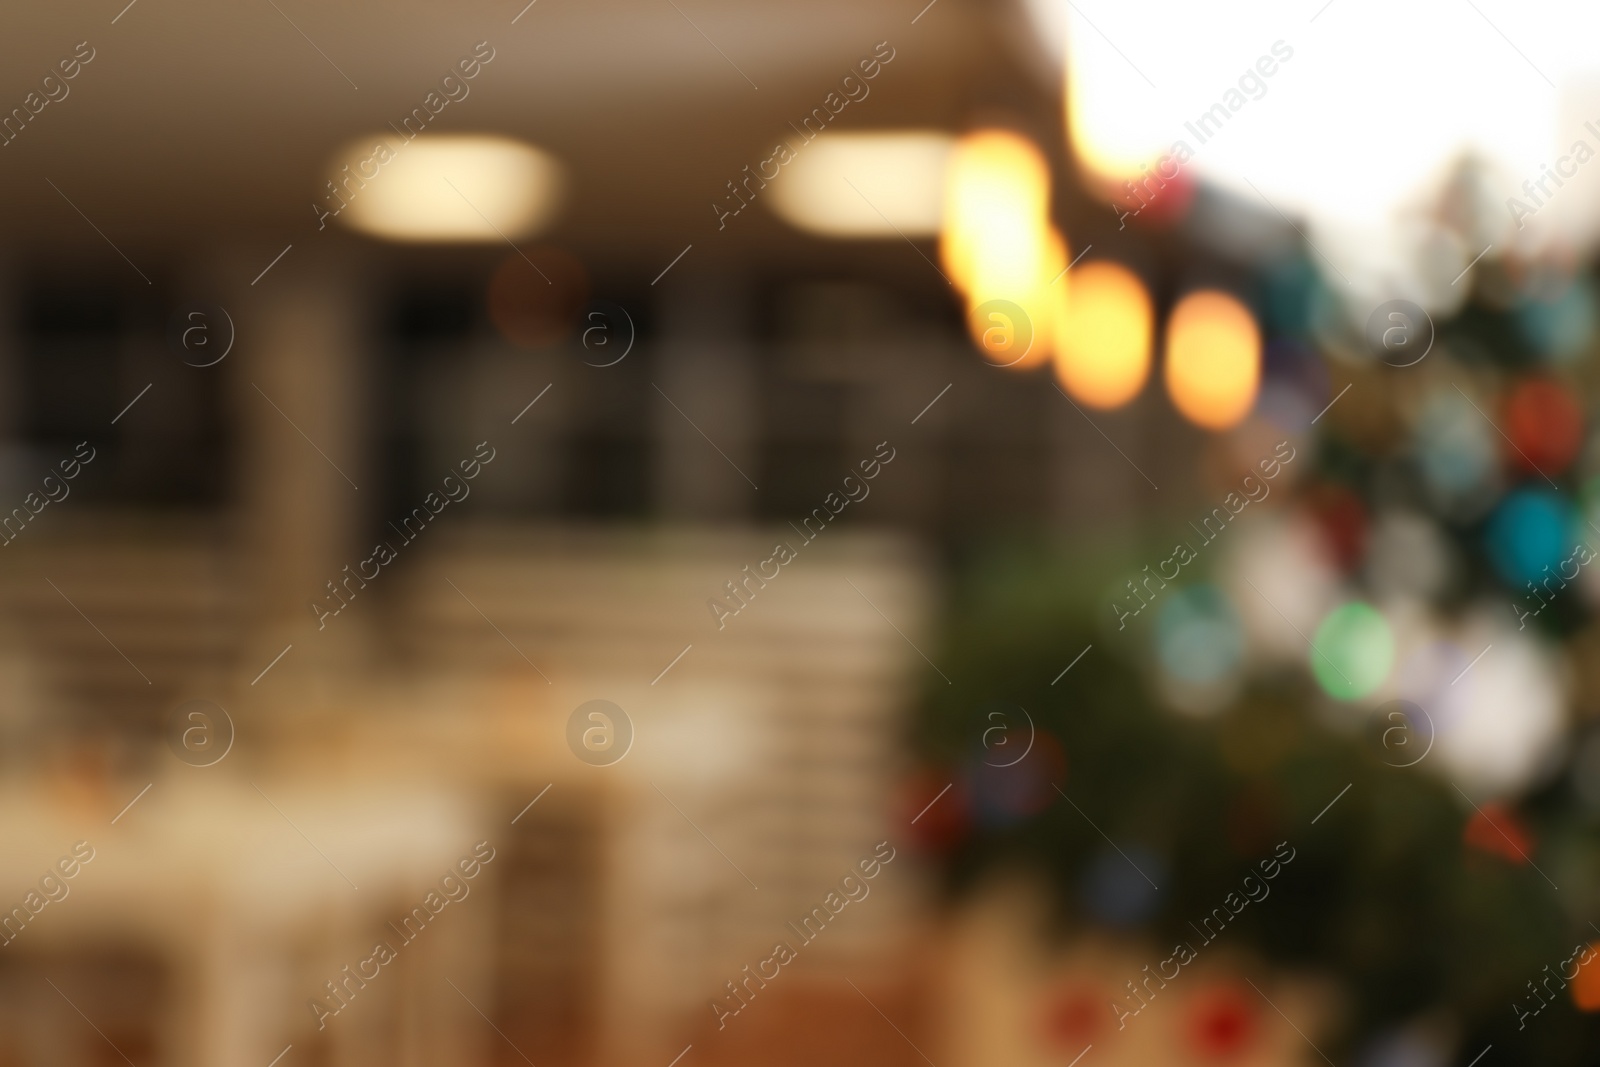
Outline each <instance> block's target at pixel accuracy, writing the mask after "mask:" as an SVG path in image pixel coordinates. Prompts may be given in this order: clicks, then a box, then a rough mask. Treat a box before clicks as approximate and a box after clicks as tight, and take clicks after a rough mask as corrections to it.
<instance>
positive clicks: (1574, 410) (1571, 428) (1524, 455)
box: [1505, 378, 1583, 475]
mask: <svg viewBox="0 0 1600 1067" xmlns="http://www.w3.org/2000/svg"><path fill="white" fill-rule="evenodd" d="M1505 416H1506V436H1507V437H1509V438H1510V439H1511V444H1512V445H1513V446H1514V447H1513V448H1512V449H1511V452H1510V453H1509V454H1508V455H1507V457H1506V458H1507V459H1508V460H1510V462H1511V463H1512V464H1513V465H1514V466H1517V467H1520V468H1521V469H1522V470H1525V471H1527V472H1528V473H1530V474H1534V473H1543V474H1547V475H1549V474H1559V473H1561V472H1562V471H1564V470H1566V469H1567V467H1568V466H1570V465H1571V463H1572V461H1573V460H1574V459H1575V458H1577V455H1578V449H1579V448H1580V447H1581V446H1582V444H1583V409H1582V408H1581V407H1579V406H1578V402H1577V401H1576V400H1574V399H1573V398H1572V394H1571V393H1569V392H1567V390H1566V389H1564V388H1562V387H1561V386H1560V385H1558V384H1556V383H1555V382H1553V381H1550V380H1549V379H1547V378H1530V379H1528V380H1526V381H1523V382H1520V383H1518V385H1517V386H1516V388H1514V389H1512V390H1511V395H1510V397H1508V398H1507V400H1506V409H1505Z"/></svg>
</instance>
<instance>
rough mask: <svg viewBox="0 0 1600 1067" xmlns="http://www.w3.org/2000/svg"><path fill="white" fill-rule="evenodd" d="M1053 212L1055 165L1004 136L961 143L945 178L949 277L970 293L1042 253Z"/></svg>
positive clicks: (944, 255) (988, 133) (943, 255)
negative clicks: (988, 277)
mask: <svg viewBox="0 0 1600 1067" xmlns="http://www.w3.org/2000/svg"><path fill="white" fill-rule="evenodd" d="M1049 213H1050V167H1049V165H1048V164H1047V163H1046V162H1045V159H1044V155H1043V154H1042V153H1041V152H1040V151H1039V149H1038V146H1036V145H1035V144H1034V143H1033V142H1032V141H1030V140H1028V139H1027V138H1026V137H1021V136H1018V135H1017V134H1014V133H1011V132H1009V131H1006V130H979V131H978V132H976V133H971V134H968V135H967V136H965V137H963V138H961V139H960V140H959V141H957V142H956V146H955V149H954V150H953V151H952V152H951V153H950V162H949V164H948V167H947V170H946V172H945V198H944V227H943V232H942V233H941V235H940V239H939V259H940V262H941V263H942V264H943V266H944V269H945V273H947V274H948V275H949V276H950V279H951V280H952V281H953V282H955V284H956V285H958V286H960V287H961V288H962V289H970V288H971V287H972V284H973V282H974V281H975V280H977V278H978V276H979V275H981V274H984V273H994V272H996V271H1002V270H1004V269H1005V264H1006V263H1008V262H1014V261H1016V260H1017V259H1018V258H1019V257H1026V256H1028V255H1030V254H1031V255H1034V256H1037V255H1039V250H1040V248H1041V247H1042V235H1043V231H1044V230H1046V229H1047V228H1048V226H1049Z"/></svg>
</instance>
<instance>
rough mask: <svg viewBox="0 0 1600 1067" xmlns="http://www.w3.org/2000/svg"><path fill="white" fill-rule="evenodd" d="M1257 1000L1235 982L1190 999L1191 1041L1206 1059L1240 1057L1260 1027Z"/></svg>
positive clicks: (1208, 990)
mask: <svg viewBox="0 0 1600 1067" xmlns="http://www.w3.org/2000/svg"><path fill="white" fill-rule="evenodd" d="M1260 1028H1261V1026H1260V1019H1259V1018H1258V1008H1257V1001H1256V1000H1255V999H1254V998H1253V995H1252V994H1249V993H1246V992H1245V991H1244V990H1242V989H1241V988H1239V987H1238V986H1236V985H1231V984H1230V985H1220V986H1215V987H1213V988H1211V989H1206V990H1203V991H1201V992H1200V993H1198V994H1196V995H1195V997H1194V999H1193V1000H1191V1001H1190V1002H1189V1026H1188V1031H1189V1042H1190V1044H1191V1045H1192V1046H1193V1048H1194V1050H1195V1051H1196V1052H1197V1053H1199V1054H1200V1055H1201V1056H1203V1057H1205V1058H1207V1059H1214V1060H1221V1059H1237V1058H1238V1057H1239V1056H1240V1055H1241V1054H1242V1053H1243V1052H1244V1051H1245V1050H1246V1049H1247V1048H1248V1047H1249V1046H1250V1043H1251V1042H1252V1041H1254V1040H1255V1037H1256V1032H1257V1031H1258V1030H1260Z"/></svg>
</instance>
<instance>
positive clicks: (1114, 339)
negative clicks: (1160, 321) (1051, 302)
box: [1055, 260, 1154, 408]
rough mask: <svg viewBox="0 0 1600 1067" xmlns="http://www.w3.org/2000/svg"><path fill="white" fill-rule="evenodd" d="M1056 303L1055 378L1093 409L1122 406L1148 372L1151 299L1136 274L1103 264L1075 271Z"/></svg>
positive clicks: (1111, 264)
mask: <svg viewBox="0 0 1600 1067" xmlns="http://www.w3.org/2000/svg"><path fill="white" fill-rule="evenodd" d="M1069 280H1070V282H1071V284H1070V286H1068V287H1067V288H1066V291H1065V293H1063V294H1061V295H1060V296H1058V298H1057V312H1056V321H1055V328H1056V334H1055V342H1056V343H1055V354H1056V377H1057V378H1058V379H1060V381H1061V386H1062V388H1064V389H1066V391H1067V392H1068V393H1070V394H1071V395H1072V396H1073V397H1075V398H1077V399H1078V400H1080V401H1082V402H1083V403H1085V404H1087V405H1089V406H1090V407H1095V408H1115V407H1121V406H1122V405H1123V404H1126V403H1127V402H1128V401H1130V400H1132V399H1133V398H1134V397H1135V396H1137V395H1138V393H1139V390H1140V389H1142V388H1143V387H1144V381H1145V378H1146V377H1148V376H1149V373H1150V342H1151V333H1152V330H1153V328H1154V327H1153V326H1152V316H1151V310H1150V294H1149V293H1147V292H1146V291H1145V287H1144V283H1143V282H1141V281H1140V280H1139V277H1138V275H1136V274H1134V273H1133V272H1132V271H1130V270H1128V269H1127V268H1126V267H1123V266H1121V265H1119V264H1116V263H1111V262H1108V261H1105V260H1099V261H1096V262H1093V263H1085V264H1084V265H1083V266H1081V267H1078V268H1076V269H1075V270H1074V271H1073V272H1072V273H1071V274H1070V275H1068V277H1067V278H1064V279H1062V284H1063V285H1065V284H1066V283H1067V282H1068V281H1069Z"/></svg>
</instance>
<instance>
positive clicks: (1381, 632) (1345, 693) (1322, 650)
mask: <svg viewBox="0 0 1600 1067" xmlns="http://www.w3.org/2000/svg"><path fill="white" fill-rule="evenodd" d="M1312 643H1313V644H1314V645H1315V646H1316V647H1315V648H1313V649H1311V650H1310V651H1309V655H1310V657H1311V671H1312V673H1313V674H1314V675H1315V676H1316V679H1317V684H1318V685H1320V686H1322V691H1323V692H1324V693H1327V694H1328V695H1329V696H1331V697H1333V698H1334V699H1336V700H1359V699H1360V698H1361V697H1364V696H1366V695H1367V694H1369V693H1371V692H1372V691H1373V690H1374V689H1376V688H1378V686H1380V685H1382V684H1383V680H1384V679H1385V678H1387V677H1389V670H1390V668H1392V667H1393V666H1394V634H1393V633H1392V632H1391V631H1390V629H1389V624H1388V622H1386V621H1385V620H1384V617H1383V616H1382V615H1380V614H1379V613H1378V610H1377V609H1376V608H1374V607H1373V606H1372V605H1370V604H1366V603H1363V602H1361V601H1359V600H1357V601H1352V602H1351V603H1349V604H1344V605H1341V606H1340V607H1337V608H1335V609H1334V610H1333V611H1331V612H1329V613H1328V617H1327V618H1325V619H1323V620H1322V624H1321V625H1320V626H1318V627H1317V634H1316V637H1315V638H1314V639H1313V642H1312Z"/></svg>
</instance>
